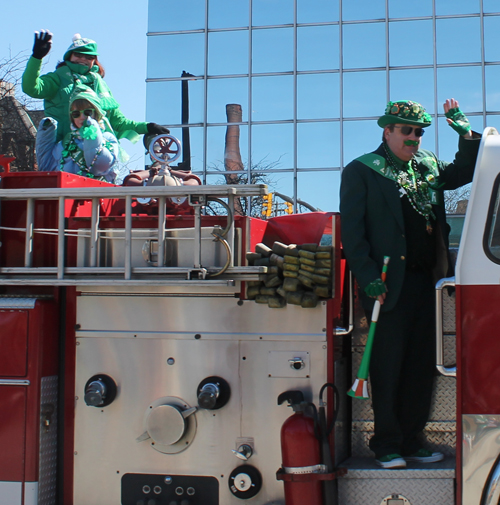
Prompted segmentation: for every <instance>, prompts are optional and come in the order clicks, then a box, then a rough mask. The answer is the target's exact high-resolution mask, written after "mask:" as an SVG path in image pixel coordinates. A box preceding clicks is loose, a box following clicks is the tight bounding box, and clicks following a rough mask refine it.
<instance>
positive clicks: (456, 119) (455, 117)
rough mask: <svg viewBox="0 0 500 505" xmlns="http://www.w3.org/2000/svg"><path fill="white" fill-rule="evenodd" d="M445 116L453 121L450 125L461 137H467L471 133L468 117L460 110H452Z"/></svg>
mask: <svg viewBox="0 0 500 505" xmlns="http://www.w3.org/2000/svg"><path fill="white" fill-rule="evenodd" d="M445 116H446V117H447V118H448V119H451V121H452V122H451V123H448V124H449V125H450V126H451V127H452V128H453V129H454V130H455V131H456V132H457V133H458V134H459V135H467V133H468V132H469V131H470V123H469V120H468V119H467V116H466V115H465V114H464V113H463V112H462V111H461V110H460V109H459V108H458V107H456V108H454V109H450V110H449V111H448V112H447V113H446V114H445Z"/></svg>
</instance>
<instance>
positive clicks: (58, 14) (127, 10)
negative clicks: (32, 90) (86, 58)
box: [0, 0, 148, 169]
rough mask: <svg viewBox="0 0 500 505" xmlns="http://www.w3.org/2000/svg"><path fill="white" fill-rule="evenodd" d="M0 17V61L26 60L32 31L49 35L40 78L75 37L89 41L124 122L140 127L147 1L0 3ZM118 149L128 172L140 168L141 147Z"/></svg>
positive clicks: (28, 0) (143, 103)
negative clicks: (128, 164)
mask: <svg viewBox="0 0 500 505" xmlns="http://www.w3.org/2000/svg"><path fill="white" fill-rule="evenodd" d="M1 17H2V29H1V30H0V60H2V59H4V58H8V57H9V55H12V56H15V55H16V54H18V53H20V52H23V51H24V52H25V54H26V55H30V54H31V50H32V48H33V34H34V32H35V31H37V30H40V29H47V30H50V31H51V32H52V33H53V34H54V38H53V43H52V51H51V52H50V53H49V55H48V56H47V57H46V58H44V63H45V66H44V68H43V72H50V71H52V70H54V68H55V66H56V64H57V63H58V62H59V61H60V60H62V57H63V54H64V52H65V51H66V49H67V48H68V46H69V45H70V44H71V38H72V37H73V35H74V34H75V33H80V34H81V35H82V36H83V37H87V38H91V39H94V40H95V41H96V42H97V45H98V50H99V60H100V61H101V63H102V64H103V65H104V68H105V70H106V82H107V83H108V85H109V87H110V88H111V91H112V92H113V95H114V96H115V98H116V100H117V101H118V103H119V104H120V107H121V110H122V112H123V113H124V114H125V116H126V117H128V118H129V119H134V120H136V121H145V114H146V83H145V80H146V52H147V40H146V39H147V37H146V32H147V19H148V1H147V0H133V1H132V0H111V1H109V0H108V1H104V2H97V1H95V0H87V1H85V2H81V3H80V2H68V1H62V0H57V1H51V0H46V1H35V0H17V1H16V2H2V13H1ZM42 107H43V105H42V104H41V103H40V108H42ZM123 146H124V148H125V150H126V151H127V152H128V153H129V154H130V155H131V157H132V158H135V159H136V160H137V162H136V163H135V165H136V166H132V168H134V169H140V168H143V164H144V162H143V152H144V149H143V146H142V142H140V141H139V142H138V143H137V144H136V145H132V144H131V143H130V142H128V141H124V142H123ZM133 165H134V164H133Z"/></svg>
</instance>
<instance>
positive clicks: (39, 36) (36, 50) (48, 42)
mask: <svg viewBox="0 0 500 505" xmlns="http://www.w3.org/2000/svg"><path fill="white" fill-rule="evenodd" d="M51 46H52V33H50V32H49V31H45V30H40V33H38V32H35V43H34V44H33V58H36V59H37V60H41V59H42V58H44V57H45V56H47V54H49V51H50V47H51Z"/></svg>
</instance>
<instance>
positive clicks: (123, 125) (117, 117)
mask: <svg viewBox="0 0 500 505" xmlns="http://www.w3.org/2000/svg"><path fill="white" fill-rule="evenodd" d="M108 119H109V122H110V124H111V126H112V127H113V130H114V131H115V132H117V133H120V132H125V131H127V130H132V131H134V132H136V133H139V134H141V135H143V134H145V133H148V124H147V123H146V122H144V121H132V120H131V119H127V118H126V117H125V116H124V115H123V113H122V112H121V111H120V109H113V110H111V111H109V112H108Z"/></svg>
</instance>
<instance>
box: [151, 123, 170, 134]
mask: <svg viewBox="0 0 500 505" xmlns="http://www.w3.org/2000/svg"><path fill="white" fill-rule="evenodd" d="M148 133H154V134H155V135H161V134H162V133H167V134H168V133H170V130H169V129H168V128H166V127H165V126H162V125H159V124H156V123H148Z"/></svg>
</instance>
